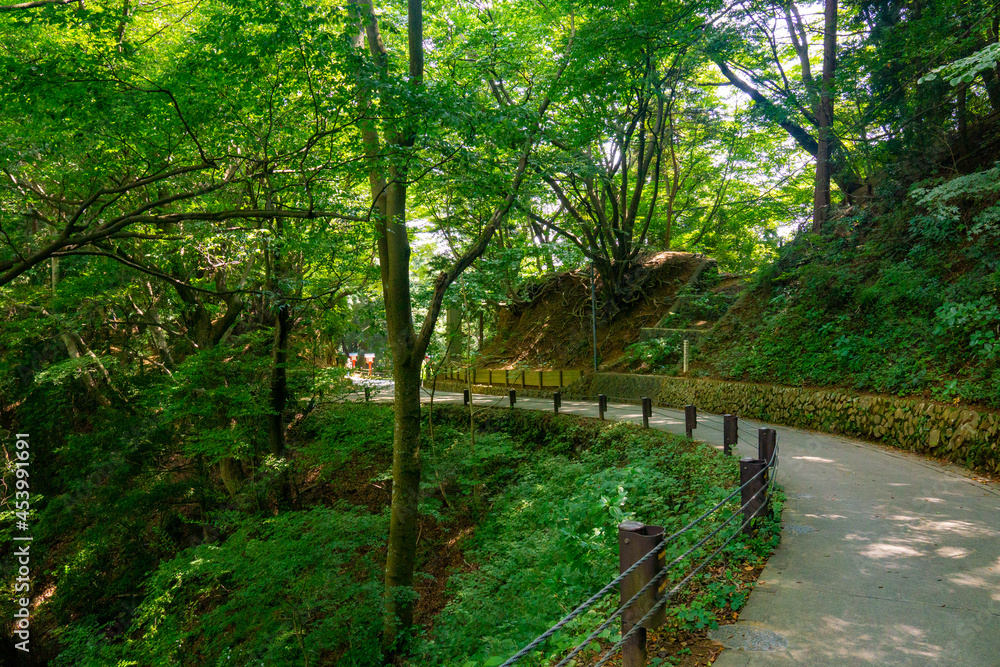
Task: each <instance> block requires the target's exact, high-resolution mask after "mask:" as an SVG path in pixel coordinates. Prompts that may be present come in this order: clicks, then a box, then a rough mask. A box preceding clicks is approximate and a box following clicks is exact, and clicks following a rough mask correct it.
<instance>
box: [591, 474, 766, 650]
mask: <svg viewBox="0 0 1000 667" xmlns="http://www.w3.org/2000/svg"><path fill="white" fill-rule="evenodd" d="M765 489H766V490H767V491H768V495H770V489H771V485H770V483H768V485H767V486H763V487H761V488H760V490H758V491H757V493H755V494H754V497H756V496H757V494H759V493H760V492H761V491H764V490H765ZM751 500H752V499H751ZM749 502H750V501H748V504H749ZM733 516H736V514H733ZM732 518H733V517H730V519H732ZM755 518H756V517H750V518H749V519H747V520H746V521H744V522H743V523H742V524H741V525H740V527H739V528H738V529H736V530H734V531H733V534H732V535H730V536H729V537H728V538H727V539H726V541H725V542H723V543H722V544H721V545H719V547H718V548H717V549H716V550H715V551H713V552H712V553H711V554H709V556H708V558H706V559H705V560H703V561H702V562H701V564H700V565H699V566H698V567H696V568H695V569H694V570H692V571H691V573H690V574H688V575H687V576H686V577H684V578H683V579H682V580H681V581H680V582H679V583H678V584H677V585H676V586H674V587H673V588H672V589H670V591H668V592H667V593H666V594H665V595H664V596H663V597H662V598H660V600H658V601H657V603H656V604H655V605H653V606H652V608H650V610H649V611H648V612H646V615H645V616H643V617H642V618H641V619H639V622H638V623H636V624H635V625H633V626H632V629H631V630H629V631H628V632H627V633H625V634H624V635H623V636H622V638H621V639H619V640H618V643H617V644H615V645H614V646H612V647H611V649H609V650H608V652H607V653H605V654H604V656H603V657H602V658H601V659H600V661H598V662H597V663H596V664H595V665H594V667H604V665H606V664H608V661H609V660H611V656H613V655H614V654H615V653H617V652H618V651H619V650H621V647H622V646H623V645H624V644H625V641H626V640H627V639H628V638H629V637H631V636H632V635H633V634H635V633H636V632H638V630H639V628H641V627H642V624H643V623H645V622H646V621H648V620H649V619H650V618H651V617H652V616H653V614H655V613H656V612H657V611H659V609H660V607H662V606H663V605H665V604H666V603H667V600H669V599H670V598H671V597H672V596H673V595H674V593H676V592H678V591H679V590H681V589H682V588H683V587H684V586H685V584H687V583H688V582H689V581H691V579H693V578H694V576H695V575H696V574H698V573H699V572H701V570H702V569H703V568H704V567H705V566H706V565H708V564H709V563H710V562H712V561H713V560H714V559H715V557H716V556H718V555H719V553H720V552H721V551H722V550H723V549H725V548H726V545H728V544H729V543H730V542H732V541H733V539H734V538H735V537H736V536H737V535H739V534H740V532H741V531H742V530H743V528H745V527H746V526H747V524H749V523H750V522H751V521H753V519H755Z"/></svg>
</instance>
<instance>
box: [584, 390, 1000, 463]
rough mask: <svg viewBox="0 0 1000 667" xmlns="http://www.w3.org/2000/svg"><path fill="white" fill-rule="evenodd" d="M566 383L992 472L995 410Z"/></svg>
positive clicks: (997, 427) (886, 399) (830, 395)
mask: <svg viewBox="0 0 1000 667" xmlns="http://www.w3.org/2000/svg"><path fill="white" fill-rule="evenodd" d="M655 385H658V386H655ZM570 390H572V391H573V392H574V393H585V394H586V395H588V396H597V394H602V393H603V394H607V395H608V396H626V397H628V396H637V397H641V396H650V397H652V398H653V400H654V401H655V402H656V403H658V404H659V405H664V406H670V407H681V406H683V405H686V404H694V405H697V406H698V407H699V408H700V409H702V410H706V411H708V412H714V413H716V414H722V413H727V412H728V413H732V414H737V415H740V416H742V417H747V418H751V419H760V420H764V421H769V422H774V423H776V424H784V425H786V426H796V427H799V428H805V429H811V430H815V431H826V432H829V433H842V434H845V435H852V436H858V437H860V438H863V439H866V440H871V441H875V442H880V443H883V444H886V445H890V446H893V447H898V448H900V449H906V450H910V451H913V452H918V453H921V454H929V455H931V456H935V457H939V458H943V459H947V460H949V461H954V462H956V463H960V464H963V465H965V466H968V467H970V468H975V469H979V470H985V471H988V472H991V473H1000V414H997V413H995V412H987V411H978V410H971V409H968V408H965V407H961V406H956V405H947V404H941V403H933V402H931V401H924V400H919V399H907V398H896V397H893V396H880V395H869V394H856V393H853V392H850V391H847V390H843V389H806V388H801V387H782V386H776V385H768V384H755V383H744V382H725V381H719V380H704V379H690V378H676V377H664V376H654V375H645V376H634V375H622V374H615V373H598V374H595V375H591V376H587V377H585V378H584V379H583V380H581V381H580V382H578V383H576V384H575V385H574V386H572V387H569V388H567V392H568V391H570ZM636 391H638V392H644V393H641V394H636V393H635V392H636ZM622 392H627V393H622Z"/></svg>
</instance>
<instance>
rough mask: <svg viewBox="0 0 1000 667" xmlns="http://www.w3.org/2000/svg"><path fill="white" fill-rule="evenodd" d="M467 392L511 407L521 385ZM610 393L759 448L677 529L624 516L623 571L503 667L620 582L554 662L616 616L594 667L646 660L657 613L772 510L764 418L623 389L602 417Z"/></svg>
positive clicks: (773, 445) (770, 433)
mask: <svg viewBox="0 0 1000 667" xmlns="http://www.w3.org/2000/svg"><path fill="white" fill-rule="evenodd" d="M423 391H424V392H425V393H426V394H428V395H431V392H428V391H427V390H426V389H424V390H423ZM463 394H464V402H465V404H466V405H468V404H469V403H472V404H473V405H474V406H475V407H476V408H479V409H483V408H491V407H496V406H497V405H499V404H500V403H501V402H503V401H505V400H509V401H510V406H511V407H512V408H513V407H514V405H515V402H516V388H515V387H510V389H509V393H508V395H506V396H505V395H502V394H501V395H499V396H497V397H496V398H495V399H494V400H493V401H490V402H488V403H486V404H482V403H479V404H476V403H475V401H474V399H475V396H474V395H473V394H471V392H470V390H469V389H466V390H464V392H463ZM563 398H566V399H568V400H586V401H588V402H590V401H593V400H594V397H593V396H583V395H573V394H567V395H564V394H562V393H561V392H560V391H556V392H554V393H553V395H552V403H553V410H554V411H555V412H557V413H558V412H559V408H560V407H561V403H562V399H563ZM609 401H613V402H615V403H618V404H628V405H634V404H637V403H638V404H639V405H641V409H642V416H643V425H644V426H646V427H647V428H648V427H649V418H650V417H652V416H653V415H654V414H655V415H658V416H660V417H663V418H666V419H669V420H672V421H674V422H675V423H682V424H684V426H685V430H686V432H687V434H688V436H689V437H693V431H694V430H695V429H698V428H705V429H707V430H709V431H711V432H712V433H713V435H716V436H718V435H721V436H722V439H723V446H724V449H725V451H726V453H729V451H730V450H729V448H730V447H731V446H733V447H740V446H741V445H742V446H743V447H751V448H752V447H754V445H756V452H755V455H754V456H747V457H743V458H740V485H739V486H738V487H736V488H735V489H733V490H732V491H730V492H729V493H728V495H726V497H724V498H723V499H722V500H720V501H719V502H717V503H716V504H715V505H714V506H713V507H712V508H710V509H708V510H706V511H705V512H703V513H702V514H701V515H700V516H699V517H697V518H696V519H694V520H692V521H691V522H690V523H688V524H687V525H686V526H684V527H683V528H681V529H680V530H678V531H677V532H675V533H673V534H672V535H670V536H668V537H665V538H663V539H659V536H660V535H662V532H663V531H662V528H660V527H658V526H647V525H644V524H641V523H638V522H634V521H632V522H630V521H626V522H624V523H622V524H620V525H619V527H618V530H619V556H620V565H621V567H620V569H621V572H620V573H619V574H618V576H616V577H615V578H614V579H612V580H611V581H610V582H608V583H607V584H605V585H604V586H602V587H601V588H600V590H598V591H597V592H595V593H594V594H593V595H591V596H590V597H589V598H587V599H586V600H585V601H584V602H583V603H581V604H580V605H579V606H577V607H576V608H575V609H573V610H572V611H570V612H569V613H568V614H566V615H565V616H564V617H563V618H561V619H559V621H557V622H556V623H555V624H554V625H552V626H551V627H550V628H549V629H547V630H546V631H545V632H543V633H541V634H540V635H538V636H537V637H536V638H535V639H533V640H532V641H531V642H529V643H528V644H527V645H525V646H524V647H523V648H522V649H520V650H519V651H517V652H516V653H515V654H514V655H513V656H511V657H510V658H509V659H507V661H506V662H504V663H503V664H502V665H501V667H511V666H512V665H514V664H516V663H517V662H518V661H520V660H522V659H524V658H525V657H527V656H529V655H531V654H532V653H534V652H535V651H537V650H538V649H539V648H540V647H542V646H543V645H544V644H545V642H546V641H547V640H549V639H550V638H551V637H553V636H554V635H556V634H557V633H559V632H560V631H561V630H563V629H564V628H565V627H566V626H567V625H569V624H570V623H572V622H573V621H574V620H575V619H577V618H579V617H580V616H581V615H582V614H584V613H585V612H587V611H588V610H591V609H592V608H593V607H594V606H595V605H596V604H597V603H598V602H600V601H601V600H603V599H604V598H605V597H606V596H607V595H608V594H610V593H611V592H612V591H614V590H615V589H616V588H620V590H621V598H622V601H621V602H620V603H619V605H618V606H617V607H616V608H615V609H614V611H612V612H611V613H610V614H609V615H608V616H607V617H606V618H605V619H604V620H603V621H602V622H601V623H600V624H599V625H598V626H597V627H596V629H594V630H593V631H592V632H590V633H589V634H588V635H587V637H586V638H585V639H584V640H583V641H581V642H580V643H578V644H577V645H576V646H575V647H574V648H572V649H571V650H570V651H569V652H568V653H566V654H565V655H564V656H562V658H561V659H560V661H559V662H558V663H557V664H556V666H555V667H567V666H568V665H569V664H570V662H572V661H573V660H574V659H575V658H576V656H578V655H579V654H580V653H582V652H583V651H584V650H585V649H586V648H587V647H588V646H591V645H592V644H593V643H594V641H595V640H596V639H597V638H598V637H599V636H600V635H601V633H603V632H604V631H605V630H607V629H608V628H609V627H611V625H612V624H613V623H615V622H616V621H620V622H621V624H622V632H621V637H620V639H619V640H618V641H617V642H616V643H615V644H613V645H612V646H611V648H610V649H608V650H607V651H606V652H605V653H604V654H603V655H602V657H601V658H600V659H599V660H598V661H597V662H596V663H594V665H593V667H603V665H606V664H607V663H608V662H609V661H610V660H611V659H612V657H613V656H614V655H616V654H617V653H619V652H621V653H622V665H623V667H642V666H644V665H645V664H646V663H645V659H646V649H645V642H646V630H647V629H652V628H654V627H656V625H658V624H659V623H662V620H663V619H662V618H659V617H663V616H664V613H663V612H664V611H665V606H666V604H667V602H668V601H669V600H671V599H672V598H673V597H674V596H675V595H676V594H677V593H678V592H680V591H681V590H683V589H684V587H685V586H687V585H688V584H689V583H690V582H691V581H692V580H694V578H695V577H696V576H697V575H698V573H699V572H701V571H702V570H704V569H705V568H706V567H707V566H708V564H709V563H711V562H712V561H713V560H714V559H715V558H717V557H718V555H719V554H720V553H722V551H723V549H725V548H726V546H728V545H729V544H730V543H731V542H732V541H733V540H734V539H736V538H737V536H739V535H741V534H742V535H750V534H752V532H753V529H754V526H753V521H754V519H759V518H761V517H764V516H765V515H766V514H767V513H768V512H769V506H770V501H771V497H772V492H773V489H774V485H775V480H776V479H777V472H778V443H777V439H778V438H777V432H776V431H775V430H774V429H773V428H770V427H769V426H763V427H760V428H756V429H754V428H753V426H751V425H748V424H746V423H745V422H742V421H741V420H739V419H738V418H737V417H736V416H734V415H717V414H713V413H710V412H704V411H703V412H701V414H700V415H699V414H698V410H697V409H696V408H695V406H693V405H689V406H685V409H684V413H683V414H682V415H676V414H671V413H668V412H666V411H664V410H662V409H657V408H654V407H653V405H652V400H651V399H650V398H648V397H645V398H641V399H635V398H628V397H620V396H614V397H609V396H605V395H603V394H602V395H600V396H599V397H598V411H599V414H600V418H601V419H603V418H604V413H605V411H606V409H607V407H608V402H609ZM699 417H700V419H699ZM720 424H721V427H720ZM737 495H739V496H740V500H739V501H738V502H739V503H740V505H739V507H738V508H736V509H734V510H733V511H732V512H731V513H730V514H729V515H728V517H725V518H724V519H723V520H721V522H720V523H718V525H716V526H714V527H713V528H712V529H711V530H710V531H709V532H708V533H707V534H706V535H704V536H702V537H700V539H698V540H697V541H696V542H695V544H694V545H692V546H691V547H689V548H688V549H687V550H686V551H684V553H682V554H681V555H679V556H677V557H675V558H674V559H673V560H671V561H670V562H669V563H661V559H660V558H659V555H660V554H662V553H664V552H665V551H666V549H667V548H668V547H670V546H672V545H677V543H678V542H679V541H680V540H681V538H683V537H684V536H685V535H687V534H689V533H691V531H693V530H695V529H696V528H697V527H698V526H699V525H700V524H702V523H704V522H706V521H708V520H709V519H712V518H713V517H719V518H721V517H722V516H723V515H724V514H723V513H724V511H725V510H724V508H726V506H727V505H730V504H731V503H733V501H734V499H735V498H736V496H737ZM738 517H742V518H743V520H742V521H740V522H737V518H738ZM734 522H736V523H737V525H735V526H734V527H733V528H731V529H730V530H729V531H726V529H727V527H729V526H731V525H732V524H733V523H734ZM654 529H655V530H654ZM650 530H654V532H653V533H650V534H647V532H648V531H650ZM656 531H659V532H656ZM724 531H726V532H727V533H728V534H725V535H724V539H723V540H722V542H721V544H719V545H718V546H716V547H715V548H714V550H713V551H712V552H711V553H708V554H707V555H706V556H704V557H703V558H702V559H701V560H700V561H699V562H698V563H697V564H696V565H692V566H691V568H690V570H689V571H688V572H687V573H686V574H685V575H684V576H683V577H682V578H681V579H680V581H678V582H677V583H676V584H675V585H673V587H672V588H670V590H664V591H663V592H661V590H660V588H659V586H660V584H661V582H665V581H666V579H667V578H668V576H669V575H670V574H671V572H673V571H674V570H675V569H676V568H677V567H678V566H679V565H681V564H683V563H685V562H686V561H687V559H689V558H690V557H692V556H693V555H694V554H696V553H697V552H699V550H701V549H703V548H704V547H705V546H706V545H707V544H708V543H709V542H710V541H712V540H713V539H714V538H716V537H717V536H719V535H720V534H722V533H723V532H724ZM643 539H646V540H649V539H653V543H652V544H651V546H650V548H648V549H646V550H645V551H643V552H641V553H638V554H637V553H635V552H634V551H635V547H634V544H635V543H638V542H641V541H642V540H643ZM629 540H633V541H634V542H633V545H632V546H629V547H627V548H626V546H625V545H628V544H629ZM627 552H628V553H627ZM651 561H652V562H651ZM664 589H665V586H664ZM626 593H627V594H626ZM601 650H604V649H601Z"/></svg>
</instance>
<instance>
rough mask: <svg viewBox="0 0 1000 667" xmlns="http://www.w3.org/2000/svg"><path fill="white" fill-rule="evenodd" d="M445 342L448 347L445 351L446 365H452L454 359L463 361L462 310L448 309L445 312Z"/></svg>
mask: <svg viewBox="0 0 1000 667" xmlns="http://www.w3.org/2000/svg"><path fill="white" fill-rule="evenodd" d="M444 326H445V334H444V336H445V340H446V341H447V343H448V347H447V348H446V349H445V353H444V359H445V364H450V363H451V362H452V360H453V359H458V360H459V362H461V359H462V348H463V346H462V310H461V309H460V308H448V309H447V310H445V325H444Z"/></svg>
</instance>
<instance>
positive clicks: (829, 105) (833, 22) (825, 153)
mask: <svg viewBox="0 0 1000 667" xmlns="http://www.w3.org/2000/svg"><path fill="white" fill-rule="evenodd" d="M836 67H837V0H826V7H825V11H824V27H823V84H822V92H821V94H820V102H819V109H817V114H816V116H817V119H818V120H819V131H818V133H817V134H818V138H819V141H818V143H819V147H818V150H817V151H816V187H815V190H814V192H813V231H814V232H816V233H819V232H821V231H822V230H823V225H824V223H825V222H826V219H827V217H828V215H829V213H830V172H831V169H832V165H831V161H830V147H831V143H832V140H833V135H832V125H833V91H832V90H831V88H832V86H833V72H834V70H835V69H836Z"/></svg>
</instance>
